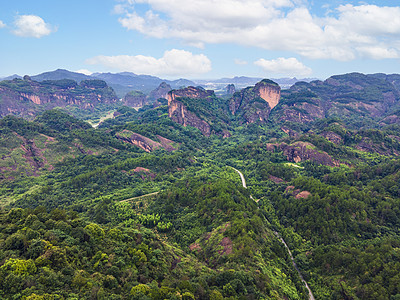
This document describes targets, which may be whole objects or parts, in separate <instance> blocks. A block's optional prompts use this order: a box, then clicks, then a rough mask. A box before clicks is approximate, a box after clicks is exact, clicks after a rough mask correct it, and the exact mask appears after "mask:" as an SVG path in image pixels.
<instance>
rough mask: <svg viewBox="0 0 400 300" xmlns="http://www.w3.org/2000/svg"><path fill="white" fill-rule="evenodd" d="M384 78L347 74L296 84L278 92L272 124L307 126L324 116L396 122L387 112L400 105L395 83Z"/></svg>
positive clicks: (399, 94) (396, 119) (399, 96)
mask: <svg viewBox="0 0 400 300" xmlns="http://www.w3.org/2000/svg"><path fill="white" fill-rule="evenodd" d="M388 78H389V77H387V76H380V75H379V74H375V75H364V74H360V73H350V74H344V75H337V76H332V77H330V78H328V79H327V80H325V81H320V80H316V81H312V82H310V83H307V82H297V83H296V84H295V85H293V86H292V87H291V88H290V89H289V90H285V91H283V92H282V101H281V102H280V103H279V105H278V107H277V109H275V110H274V113H273V116H272V117H273V118H274V119H275V120H276V121H280V122H282V121H289V122H300V123H308V122H312V121H315V120H316V119H322V118H326V117H331V116H335V117H337V116H338V117H340V118H350V119H351V118H357V117H370V118H378V119H381V118H384V117H385V116H389V117H387V118H385V119H383V120H382V123H385V124H392V123H397V122H398V118H396V116H395V115H392V116H390V115H389V114H388V113H389V112H390V111H391V109H392V108H393V106H394V105H396V104H397V103H399V102H400V93H399V90H398V88H397V87H396V84H395V83H396V82H392V81H390V80H388Z"/></svg>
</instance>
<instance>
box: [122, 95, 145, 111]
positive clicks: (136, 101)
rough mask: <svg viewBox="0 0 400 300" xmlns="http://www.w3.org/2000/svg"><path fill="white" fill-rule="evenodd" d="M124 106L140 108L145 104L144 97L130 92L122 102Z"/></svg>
mask: <svg viewBox="0 0 400 300" xmlns="http://www.w3.org/2000/svg"><path fill="white" fill-rule="evenodd" d="M123 103H124V105H126V106H129V107H133V108H140V107H142V106H144V105H145V104H146V95H145V94H143V93H142V92H140V91H132V92H129V93H128V94H126V95H125V97H124V100H123Z"/></svg>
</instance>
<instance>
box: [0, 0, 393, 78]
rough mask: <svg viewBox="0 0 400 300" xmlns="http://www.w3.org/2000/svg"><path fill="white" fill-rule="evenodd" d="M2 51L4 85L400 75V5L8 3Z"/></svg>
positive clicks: (255, 0) (261, 0)
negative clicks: (45, 80)
mask: <svg viewBox="0 0 400 300" xmlns="http://www.w3.org/2000/svg"><path fill="white" fill-rule="evenodd" d="M0 41H1V43H0V77H5V76H8V75H12V74H19V75H24V74H29V75H35V74H39V73H42V72H45V71H51V70H55V69H58V68H63V69H68V70H71V71H82V72H86V73H90V72H113V73H114V72H122V71H129V72H134V73H136V74H149V75H155V76H159V77H162V78H169V79H173V78H181V77H184V78H191V79H196V78H220V77H233V76H253V77H265V78H279V77H293V76H296V77H298V78H303V77H315V78H320V79H324V78H327V77H329V76H330V75H334V74H343V73H347V72H363V73H376V72H383V73H400V4H399V1H397V0H396V1H384V0H381V1H373V0H370V1H342V0H330V1H315V0H313V1H311V0H310V1H307V0H192V1H187V0H168V1H165V0H84V1H82V0H79V1H78V0H68V1H65V0H57V1H54V0H35V1H32V0H14V1H1V3H0Z"/></svg>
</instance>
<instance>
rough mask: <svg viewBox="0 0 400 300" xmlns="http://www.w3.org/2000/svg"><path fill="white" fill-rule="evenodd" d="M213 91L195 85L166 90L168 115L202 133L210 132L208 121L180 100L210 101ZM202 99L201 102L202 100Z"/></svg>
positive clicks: (207, 133) (207, 134) (208, 133)
mask: <svg viewBox="0 0 400 300" xmlns="http://www.w3.org/2000/svg"><path fill="white" fill-rule="evenodd" d="M213 96H214V92H213V91H210V90H204V89H200V88H195V87H192V86H191V87H188V88H185V89H181V90H172V91H170V92H168V116H169V117H170V118H171V119H172V120H173V121H174V122H177V123H179V124H181V125H183V126H192V127H196V128H197V129H199V130H200V131H201V132H202V133H203V134H204V135H206V136H209V135H210V134H211V126H210V124H209V123H207V122H206V121H204V120H203V119H201V118H200V117H199V116H198V115H197V114H196V112H195V111H191V110H189V109H188V107H187V105H185V104H186V103H185V102H184V101H182V100H184V99H186V100H189V99H192V100H204V101H206V102H211V101H212V97H213ZM204 101H203V102H204Z"/></svg>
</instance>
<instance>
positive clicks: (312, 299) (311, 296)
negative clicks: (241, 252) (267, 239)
mask: <svg viewBox="0 0 400 300" xmlns="http://www.w3.org/2000/svg"><path fill="white" fill-rule="evenodd" d="M231 168H232V169H234V170H235V171H236V172H237V173H238V174H239V175H240V179H241V180H242V185H243V187H244V188H245V189H247V185H246V179H245V178H244V175H243V173H242V172H240V171H239V170H238V169H235V168H234V167H231ZM250 198H251V199H253V197H252V196H250ZM253 200H254V199H253ZM254 201H255V200H254ZM274 234H275V235H276V237H277V238H278V239H279V240H280V241H281V242H282V244H283V245H284V246H285V248H286V250H287V251H288V253H289V257H290V259H291V261H292V264H293V267H294V268H295V269H296V271H297V273H298V274H299V276H300V279H301V281H302V282H303V283H304V284H305V286H306V288H307V290H308V295H309V300H315V298H314V295H313V293H312V291H311V289H310V287H309V286H308V283H307V281H305V279H304V277H303V275H301V273H300V270H299V268H298V267H297V265H296V263H295V261H294V257H293V255H292V252H291V251H290V249H289V247H288V245H287V244H286V242H285V240H284V239H283V238H282V237H281V236H280V235H279V233H277V232H276V231H274Z"/></svg>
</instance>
